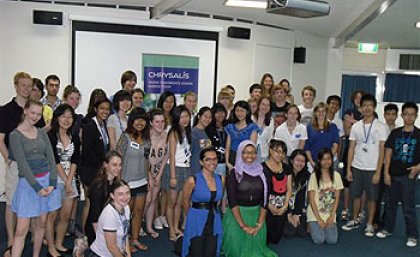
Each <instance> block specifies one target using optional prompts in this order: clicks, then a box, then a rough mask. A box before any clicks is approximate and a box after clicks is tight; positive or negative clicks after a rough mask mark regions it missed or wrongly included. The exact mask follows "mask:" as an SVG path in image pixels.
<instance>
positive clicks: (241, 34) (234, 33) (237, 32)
mask: <svg viewBox="0 0 420 257" xmlns="http://www.w3.org/2000/svg"><path fill="white" fill-rule="evenodd" d="M228 37H232V38H239V39H250V38H251V29H248V28H240V27H232V26H231V27H229V28H228Z"/></svg>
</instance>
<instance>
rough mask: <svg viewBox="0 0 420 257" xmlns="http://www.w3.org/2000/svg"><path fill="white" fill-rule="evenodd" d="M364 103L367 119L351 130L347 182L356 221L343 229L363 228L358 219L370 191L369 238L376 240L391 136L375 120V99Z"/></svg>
mask: <svg viewBox="0 0 420 257" xmlns="http://www.w3.org/2000/svg"><path fill="white" fill-rule="evenodd" d="M360 103H361V106H362V113H363V115H364V116H363V119H362V120H360V121H358V122H356V123H355V124H354V125H353V127H352V128H351V131H350V138H349V139H350V146H349V153H348V160H347V179H348V180H349V182H350V194H351V197H352V199H353V216H352V217H353V219H352V220H350V221H348V222H347V223H346V224H345V225H344V226H342V229H343V230H344V231H350V230H352V229H354V228H357V227H359V225H360V222H359V221H358V220H357V219H356V218H357V215H358V214H359V211H360V205H361V200H360V199H361V196H362V193H363V191H366V194H367V197H368V204H367V209H368V219H367V222H366V229H365V235H366V236H367V237H373V236H374V234H375V231H374V228H373V218H374V216H375V211H376V200H377V199H378V189H379V186H378V184H379V180H380V177H381V171H382V165H383V163H384V145H385V141H386V139H387V136H388V135H387V128H386V127H385V124H384V123H382V122H380V121H379V120H378V119H376V118H375V115H374V113H375V108H376V104H377V102H376V99H375V97H374V96H373V95H371V94H366V95H364V96H363V97H362V99H361V100H360Z"/></svg>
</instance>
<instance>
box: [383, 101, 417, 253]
mask: <svg viewBox="0 0 420 257" xmlns="http://www.w3.org/2000/svg"><path fill="white" fill-rule="evenodd" d="M418 112H419V108H418V106H417V105H416V104H415V103H411V102H408V103H405V104H403V106H402V114H401V116H402V119H403V121H404V126H403V127H399V128H397V129H394V130H393V131H392V132H391V134H390V135H389V137H388V140H387V141H386V143H385V149H386V150H385V171H384V182H385V185H387V186H388V187H387V189H386V212H385V226H384V229H383V230H382V231H380V232H378V233H377V234H376V236H377V237H379V238H385V237H388V236H390V235H392V232H393V231H394V226H395V218H396V215H397V208H398V201H399V200H401V202H402V212H403V216H404V220H405V234H406V236H407V243H406V245H407V246H409V247H415V246H416V245H417V240H418V236H419V233H418V230H417V218H416V206H415V198H416V197H415V195H416V184H415V180H416V177H417V176H418V174H420V129H418V128H417V127H415V126H414V122H415V121H416V119H417V115H418Z"/></svg>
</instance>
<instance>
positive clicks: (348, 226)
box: [341, 220, 360, 231]
mask: <svg viewBox="0 0 420 257" xmlns="http://www.w3.org/2000/svg"><path fill="white" fill-rule="evenodd" d="M359 226H360V222H359V221H357V220H356V221H355V220H350V221H348V222H347V223H346V225H343V226H342V227H341V229H342V230H344V231H351V230H353V229H355V228H358V227H359Z"/></svg>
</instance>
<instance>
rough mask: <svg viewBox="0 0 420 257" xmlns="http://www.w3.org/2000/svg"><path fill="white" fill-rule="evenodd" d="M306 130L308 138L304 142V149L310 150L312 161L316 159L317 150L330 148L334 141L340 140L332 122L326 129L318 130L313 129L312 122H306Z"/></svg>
mask: <svg viewBox="0 0 420 257" xmlns="http://www.w3.org/2000/svg"><path fill="white" fill-rule="evenodd" d="M306 131H307V133H308V139H307V140H306V143H305V151H310V152H311V156H312V159H313V160H314V161H316V160H317V159H318V152H319V150H320V149H321V148H324V147H326V148H329V149H331V148H332V146H333V144H334V143H336V144H338V143H339V142H340V138H339V135H338V129H337V126H336V125H335V124H334V123H330V126H329V128H328V129H324V130H319V131H318V130H315V129H314V128H313V127H312V124H308V126H306Z"/></svg>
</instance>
